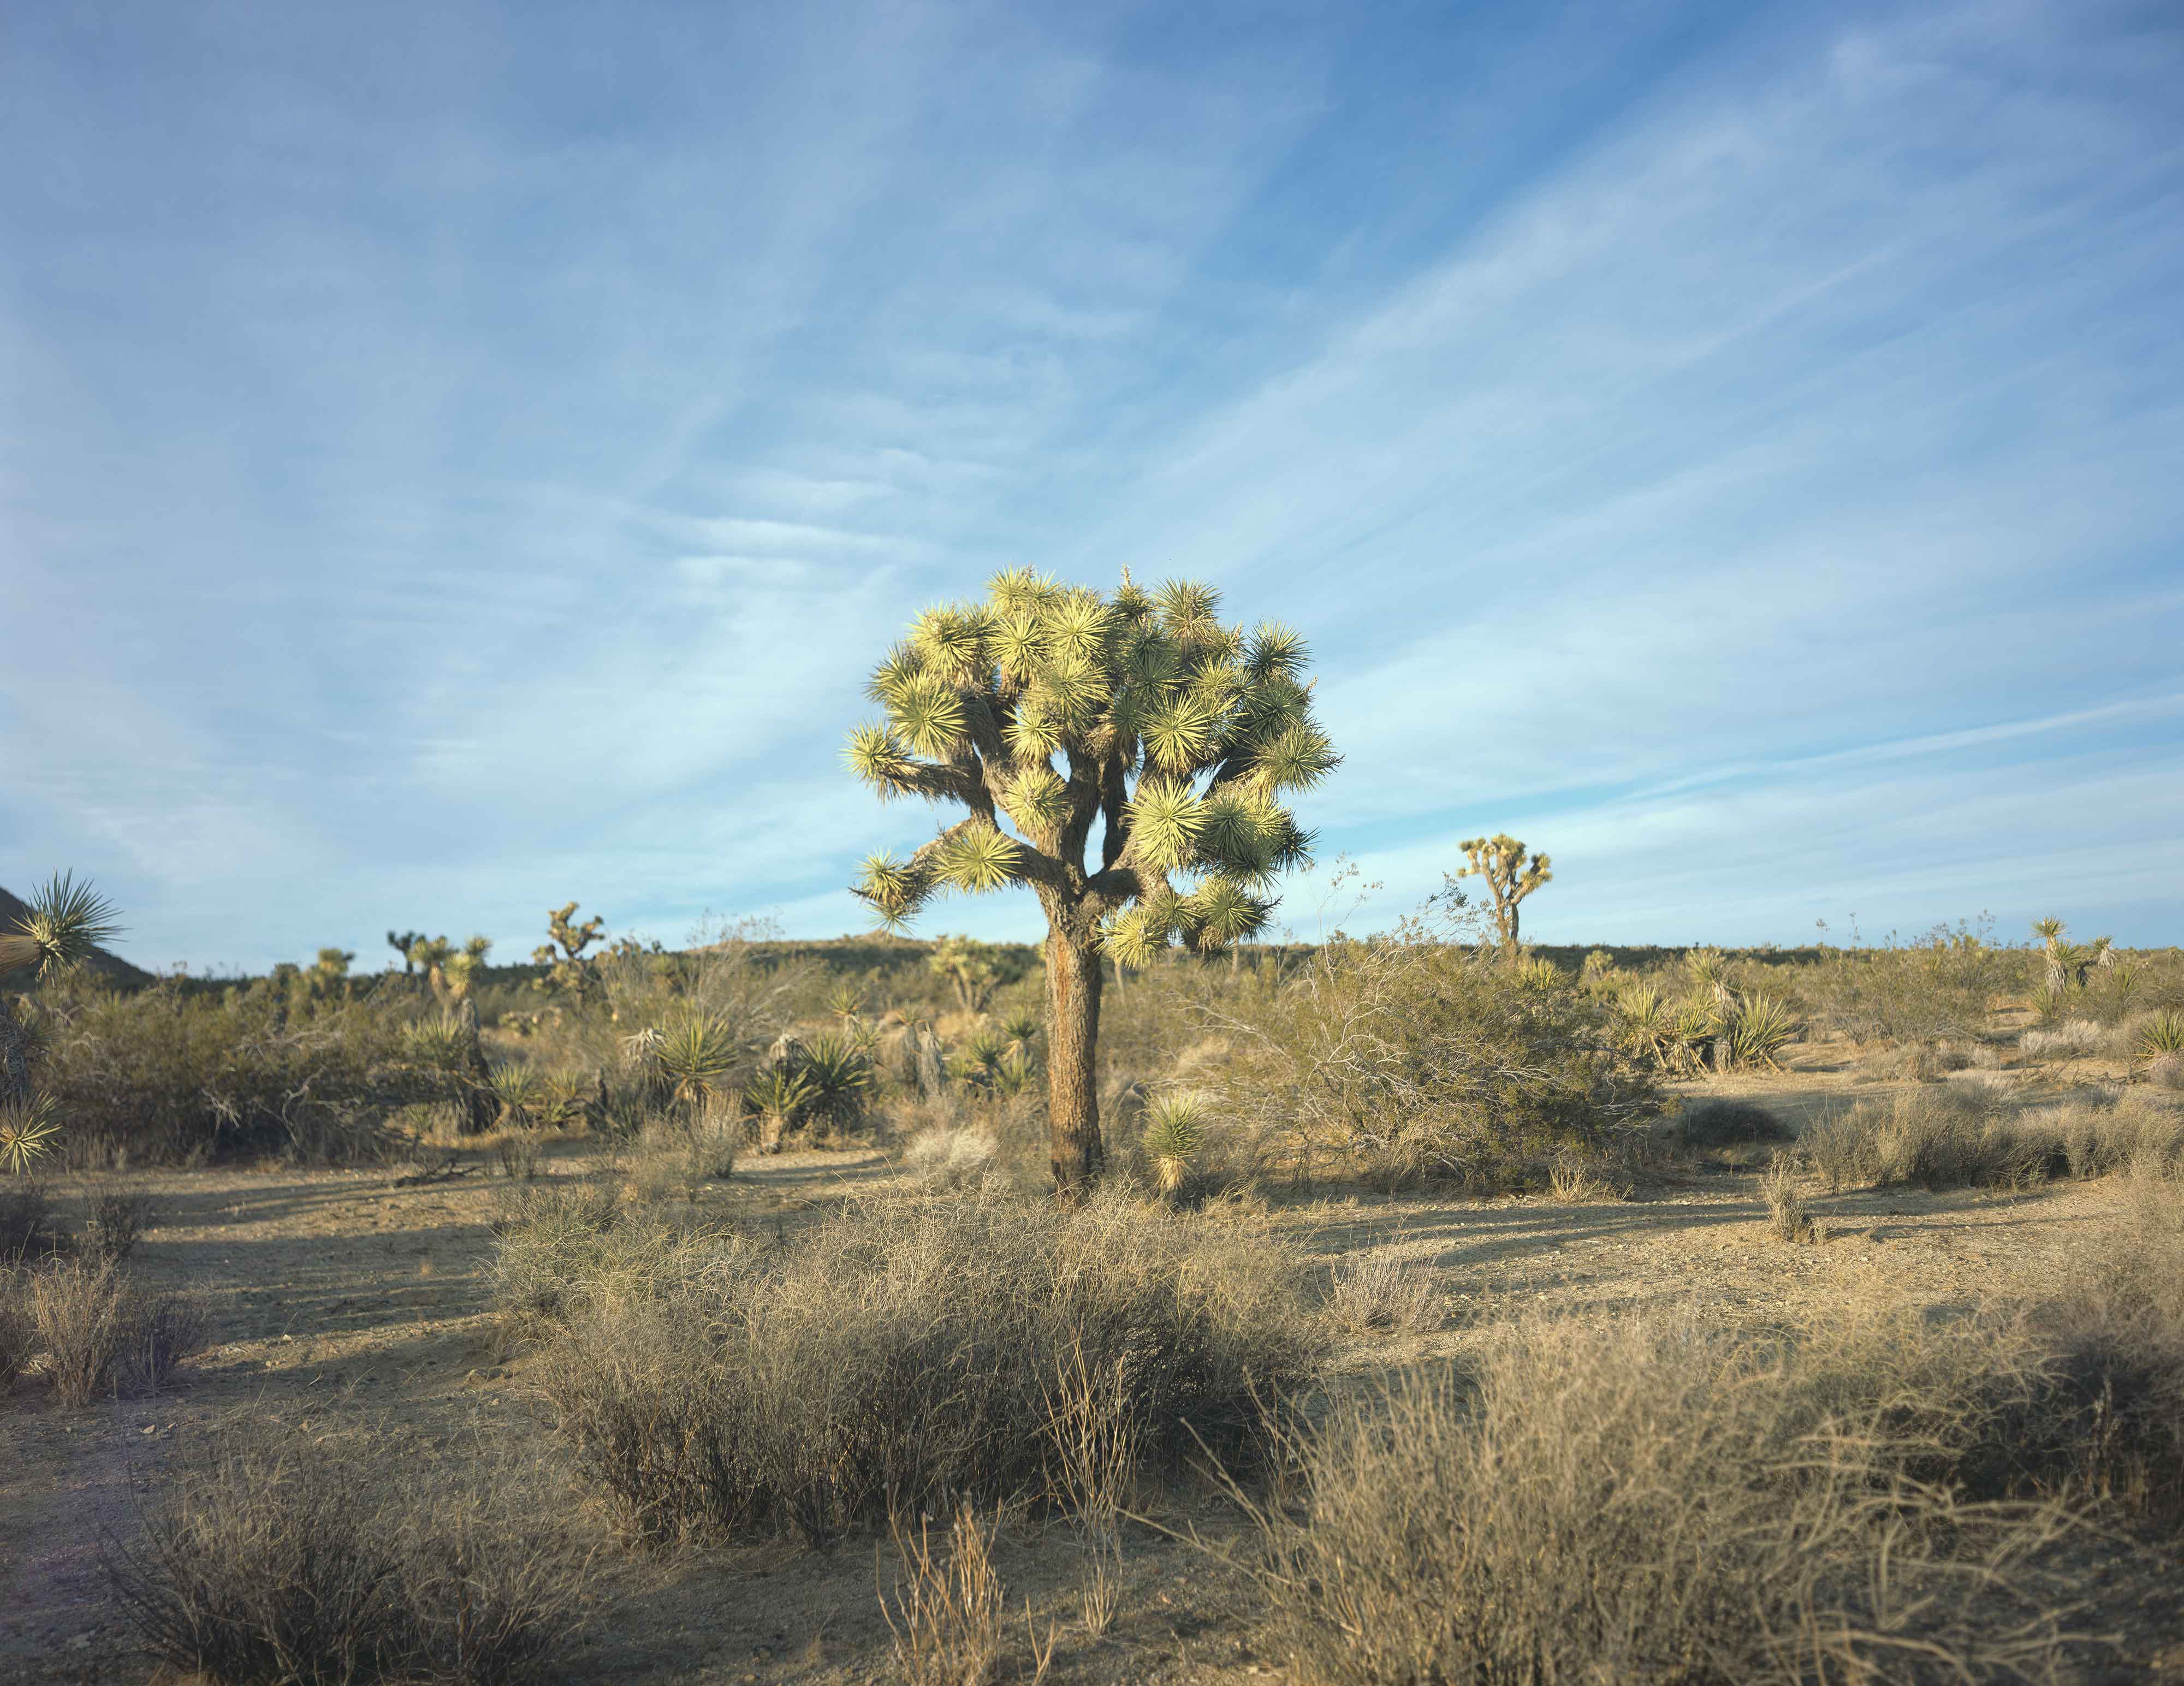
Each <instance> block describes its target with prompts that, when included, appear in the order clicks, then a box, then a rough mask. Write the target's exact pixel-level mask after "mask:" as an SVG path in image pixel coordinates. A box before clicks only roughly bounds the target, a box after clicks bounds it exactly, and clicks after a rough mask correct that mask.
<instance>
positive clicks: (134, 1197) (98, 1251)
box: [84, 1188, 152, 1265]
mask: <svg viewBox="0 0 2184 1686" xmlns="http://www.w3.org/2000/svg"><path fill="white" fill-rule="evenodd" d="M151 1214H152V1201H151V1197H150V1196H148V1195H145V1194H125V1193H124V1192H123V1191H121V1190H120V1189H118V1188H94V1189H92V1191H91V1199H90V1204H89V1208H88V1210H87V1211H86V1214H85V1218H84V1240H85V1247H86V1251H87V1252H88V1253H89V1254H90V1255H92V1257H93V1258H95V1259H103V1260H105V1261H106V1262H107V1263H109V1264H110V1265H120V1264H125V1263H127V1262H128V1260H129V1255H131V1253H134V1252H135V1251H136V1243H137V1242H138V1240H140V1239H141V1238H142V1236H143V1233H144V1225H145V1221H146V1220H147V1219H148V1218H149V1217H150V1216H151Z"/></svg>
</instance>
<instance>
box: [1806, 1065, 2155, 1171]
mask: <svg viewBox="0 0 2184 1686" xmlns="http://www.w3.org/2000/svg"><path fill="white" fill-rule="evenodd" d="M2170 1143H2184V1114H2179V1113H2177V1112H2176V1111H2175V1110H2171V1109H2169V1108H2166V1107H2164V1106H2162V1105H2158V1104H2154V1103H2152V1102H2142V1101H2140V1100H2138V1099H2131V1100H2130V1101H2127V1102H2124V1103H2116V1102H2113V1101H2107V1100H2098V1101H2087V1100H2082V1099H2081V1100H2078V1101H2075V1102H2070V1103H2068V1104H2065V1105H2059V1106H2053V1107H2042V1108H2031V1107H2024V1106H2019V1105H2010V1104H2008V1103H2005V1102H2002V1101H1999V1100H1997V1099H1993V1098H1992V1097H1989V1096H1982V1095H1981V1094H1979V1093H1971V1092H1967V1091H1963V1090H1958V1089H1955V1088H1930V1089H1921V1090H1918V1091H1916V1092H1914V1093H1903V1094H1897V1095H1894V1096H1891V1097H1888V1098H1886V1099H1871V1100H1862V1101H1860V1102H1858V1104H1857V1105H1855V1106H1853V1107H1852V1108H1851V1109H1850V1110H1848V1111H1847V1112H1843V1113H1838V1114H1836V1116H1833V1117H1831V1118H1828V1119H1825V1120H1823V1121H1821V1122H1819V1123H1818V1124H1816V1125H1814V1126H1813V1127H1811V1128H1810V1129H1808V1130H1807V1131H1806V1132H1805V1133H1804V1134H1803V1135H1802V1137H1800V1138H1798V1152H1799V1155H1800V1156H1801V1157H1802V1159H1803V1160H1805V1162H1806V1163H1807V1164H1808V1165H1809V1166H1811V1167H1812V1168H1813V1169H1814V1171H1818V1172H1819V1174H1820V1175H1821V1176H1823V1177H1825V1178H1826V1179H1827V1182H1828V1186H1829V1187H1830V1188H1836V1189H1840V1188H1878V1187H1883V1186H1886V1185H1888V1184H1892V1183H1909V1184H1912V1185H1914V1186H1915V1187H1918V1188H1926V1189H1942V1188H2021V1187H2023V1186H2025V1185H2026V1184H2029V1183H2033V1182H2042V1181H2046V1180H2048V1179H2052V1178H2055V1177H2099V1176H2103V1175H2105V1174H2106V1173H2108V1172H2109V1171H2116V1170H2120V1169H2121V1168H2122V1167H2123V1166H2126V1165H2128V1164H2129V1163H2130V1162H2131V1160H2132V1159H2133V1158H2134V1157H2135V1156H2136V1155H2137V1154H2139V1153H2140V1152H2141V1151H2142V1149H2168V1146H2169V1144H2170Z"/></svg>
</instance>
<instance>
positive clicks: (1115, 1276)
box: [504, 1192, 1318, 1541]
mask: <svg viewBox="0 0 2184 1686" xmlns="http://www.w3.org/2000/svg"><path fill="white" fill-rule="evenodd" d="M579 1245H580V1247H590V1248H591V1249H592V1250H591V1252H590V1254H589V1255H588V1260H589V1261H588V1263H587V1264H586V1265H585V1266H583V1267H582V1269H581V1270H580V1271H577V1273H576V1274H575V1276H574V1277H572V1278H571V1279H569V1280H567V1281H565V1282H564V1283H561V1284H560V1286H558V1287H557V1288H554V1290H553V1291H552V1293H551V1294H541V1293H539V1292H538V1291H537V1289H536V1288H535V1287H534V1288H533V1289H532V1292H531V1299H532V1304H533V1305H538V1304H539V1303H540V1302H541V1301H542V1300H544V1299H549V1298H550V1299H554V1300H555V1301H557V1302H558V1304H559V1305H560V1307H561V1308H562V1310H561V1311H560V1321H561V1324H562V1330H563V1332H562V1333H560V1335H559V1336H558V1337H557V1338H554V1339H552V1340H550V1341H549V1344H548V1345H547V1347H546V1349H545V1354H544V1360H543V1364H542V1366H541V1370H540V1377H541V1382H542V1385H543V1388H545V1391H546V1393H547V1395H548V1397H549V1399H551V1400H552V1401H553V1403H554V1406H555V1407H556V1409H557V1411H559V1413H560V1422H561V1426H562V1428H563V1430H564V1432H565V1433H566V1434H567V1436H568V1437H569V1438H570V1440H571V1444H573V1445H574V1447H575V1448H576V1450H577V1455H578V1458H579V1460H580V1462H581V1464H582V1467H583V1468H584V1469H585V1471H586V1472H588V1474H589V1476H590V1477H592V1478H593V1480H594V1481H595V1482H597V1483H598V1484H599V1486H600V1487H602V1488H604V1489H605V1491H606V1492H607V1493H608V1494H610V1495H611V1496H612V1498H613V1499H614V1500H615V1501H616V1505H617V1508H618V1511H619V1513H620V1516H621V1521H622V1522H623V1524H624V1526H625V1527H627V1528H628V1529H629V1530H630V1531H632V1533H637V1534H638V1535H641V1536H643V1537H647V1538H653V1539H660V1538H668V1537H672V1536H675V1535H677V1534H681V1533H688V1532H699V1533H734V1532H739V1531H754V1530H755V1531H760V1532H779V1533H789V1534H793V1535H796V1536H798V1537H800V1538H802V1539H807V1540H811V1541H822V1540H826V1539H832V1538H833V1537H834V1536H836V1535H838V1534H839V1533H843V1532H844V1531H845V1530H850V1529H855V1528H870V1527H883V1526H884V1525H885V1523H886V1520H887V1517H888V1515H889V1511H891V1510H894V1509H896V1508H900V1507H901V1506H904V1505H919V1506H926V1505H932V1504H933V1503H936V1502H940V1501H943V1500H948V1501H950V1502H952V1499H953V1498H954V1497H955V1496H957V1495H968V1496H971V1497H974V1498H977V1499H979V1500H982V1501H983V1502H988V1503H995V1502H1000V1501H1004V1500H1016V1499H1020V1498H1025V1497H1030V1498H1034V1499H1044V1498H1045V1496H1046V1495H1047V1494H1049V1493H1050V1489H1051V1488H1052V1486H1053V1483H1054V1481H1055V1477H1056V1458H1057V1450H1056V1446H1055V1444H1054V1442H1053V1439H1052V1438H1051V1436H1050V1434H1049V1433H1047V1432H1046V1429H1045V1424H1046V1422H1047V1421H1048V1417H1049V1412H1048V1411H1047V1410H1046V1408H1045V1402H1046V1399H1047V1397H1048V1395H1049V1394H1050V1390H1051V1388H1052V1386H1053V1384H1054V1383H1055V1379H1056V1377H1057V1376H1058V1375H1060V1374H1061V1372H1062V1369H1063V1366H1065V1365H1066V1364H1067V1363H1069V1362H1071V1361H1073V1358H1074V1355H1078V1354H1081V1355H1082V1361H1083V1362H1084V1364H1085V1365H1087V1366H1089V1367H1090V1369H1091V1371H1092V1372H1094V1373H1105V1372H1107V1371H1108V1369H1109V1368H1110V1367H1111V1366H1115V1365H1117V1364H1118V1363H1121V1364H1123V1366H1124V1369H1123V1373H1124V1374H1125V1375H1126V1377H1127V1380H1128V1416H1129V1421H1130V1423H1131V1425H1132V1430H1133V1433H1134V1434H1135V1435H1136V1437H1137V1441H1138V1444H1139V1445H1140V1446H1141V1447H1142V1448H1143V1450H1144V1453H1145V1456H1146V1457H1148V1458H1149V1459H1151V1460H1154V1461H1159V1462H1162V1463H1165V1464H1168V1465H1173V1464H1176V1463H1178V1462H1180V1461H1182V1460H1184V1458H1185V1457H1186V1456H1188V1455H1192V1454H1193V1453H1195V1450H1196V1449H1197V1447H1198V1445H1199V1444H1200V1443H1201V1441H1202V1442H1203V1443H1204V1444H1205V1445H1206V1447H1208V1448H1209V1449H1211V1450H1214V1451H1216V1452H1217V1454H1218V1455H1221V1456H1223V1457H1224V1458H1229V1459H1238V1460H1241V1461H1245V1462H1247V1463H1248V1462H1252V1461H1256V1454H1257V1450H1258V1449H1259V1448H1260V1447H1261V1446H1262V1444H1263V1437H1264V1433H1265V1429H1266V1422H1267V1418H1268V1412H1269V1411H1273V1412H1274V1413H1276V1414H1277V1415H1279V1412H1280V1411H1282V1410H1283V1409H1284V1408H1285V1406H1286V1404H1287V1402H1288V1401H1290V1399H1293V1398H1294V1397H1295V1395H1296V1394H1297V1393H1298V1391H1299V1390H1300V1389H1301V1388H1302V1387H1303V1386H1304V1385H1305V1383H1307V1380H1308V1378H1309V1377H1310V1376H1311V1374H1312V1370H1313V1366H1314V1361H1315V1360H1316V1357H1317V1351H1318V1344H1317V1341H1316V1340H1315V1338H1314V1337H1313V1335H1312V1333H1311V1326H1310V1321H1309V1319H1308V1317H1307V1315H1306V1312H1305V1308H1304V1302H1303V1297H1302V1293H1301V1271H1299V1269H1298V1267H1297V1266H1296V1264H1295V1261H1294V1260H1291V1259H1290V1256H1289V1255H1287V1253H1286V1252H1285V1251H1284V1249H1282V1248H1281V1247H1280V1246H1279V1244H1276V1243H1274V1242H1273V1240H1272V1239H1271V1238H1268V1237H1267V1236H1265V1235H1263V1234H1258V1233H1245V1232H1243V1231H1241V1230H1240V1229H1238V1228H1236V1227H1232V1226H1226V1225H1222V1224H1217V1223H1210V1222H1207V1221H1204V1220H1194V1219H1192V1218H1189V1217H1184V1216H1178V1215H1176V1214H1173V1213H1171V1212H1168V1211H1166V1210H1162V1209H1159V1208H1156V1207H1153V1206H1150V1205H1145V1204H1144V1203H1142V1202H1139V1201H1136V1200H1134V1199H1131V1198H1129V1197H1128V1195H1127V1194H1123V1193H1121V1192H1112V1193H1110V1194H1106V1195H1103V1196H1102V1197H1100V1199H1096V1200H1095V1201H1093V1202H1091V1203H1090V1204H1089V1205H1085V1206H1084V1207H1082V1208H1079V1209H1078V1210H1073V1211H1057V1210H1054V1209H1053V1208H1052V1207H1051V1206H1050V1205H1047V1204H1045V1203H1031V1202H1021V1201H1016V1200H1011V1199H1000V1198H991V1199H950V1200H939V1201H930V1202H901V1201H895V1202H876V1203H873V1204H872V1205H867V1206H858V1207H853V1208H850V1209H849V1210H844V1211H843V1212H842V1213H840V1214H839V1215H838V1216H833V1217H830V1218H828V1219H826V1220H824V1221H821V1222H819V1223H818V1224H816V1226H815V1227H812V1228H811V1230H809V1231H808V1232H807V1233H805V1235H804V1236H803V1237H801V1238H796V1239H794V1240H793V1241H792V1242H791V1243H790V1244H789V1245H788V1247H787V1248H786V1249H779V1248H766V1247H762V1246H760V1245H759V1244H755V1243H752V1242H739V1241H735V1240H732V1239H728V1238H711V1239H707V1238H685V1239H679V1240H678V1239H677V1238H674V1237H672V1236H671V1235H667V1234H666V1233H654V1234H652V1235H651V1236H649V1237H648V1236H646V1235H645V1234H643V1233H639V1232H638V1231H637V1230H636V1229H635V1228H634V1227H630V1228H627V1229H625V1230H623V1231H621V1232H617V1233H612V1234H610V1235H609V1236H608V1237H607V1238H605V1241H604V1245H598V1246H594V1245H593V1244H590V1243H581V1244H579ZM505 1274H509V1272H508V1271H507V1268H506V1267H505V1266H504V1275H505ZM533 1274H534V1276H535V1273H533ZM528 1279H530V1278H526V1280H528Z"/></svg>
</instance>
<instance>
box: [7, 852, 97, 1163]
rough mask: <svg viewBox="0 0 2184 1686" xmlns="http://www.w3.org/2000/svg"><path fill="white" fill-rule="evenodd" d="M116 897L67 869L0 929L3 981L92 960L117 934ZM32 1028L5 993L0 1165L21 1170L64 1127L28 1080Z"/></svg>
mask: <svg viewBox="0 0 2184 1686" xmlns="http://www.w3.org/2000/svg"><path fill="white" fill-rule="evenodd" d="M120 929H121V927H120V925H119V924H118V923H117V922H116V921H115V919H114V904H113V903H111V902H109V901H108V900H107V899H106V898H105V897H103V896H102V895H100V894H99V893H97V891H96V890H94V889H93V888H92V887H91V885H90V884H89V883H87V882H86V883H81V884H79V883H78V882H76V881H75V874H74V873H70V872H64V873H60V874H58V875H57V876H54V877H53V878H51V879H49V880H47V882H46V884H45V885H44V887H43V888H41V889H40V890H39V891H38V892H37V893H36V894H35V895H33V896H32V897H31V899H30V900H29V901H28V902H26V903H25V904H24V908H23V911H22V913H21V915H20V916H19V917H18V919H17V921H16V924H15V926H14V929H13V930H11V931H5V932H0V984H9V985H14V984H20V983H24V982H38V981H41V980H43V979H46V978H49V977H53V976H55V975H56V974H58V973H60V972H64V971H68V970H69V968H70V967H71V966H74V965H76V964H78V963H79V962H80V961H82V960H87V959H89V958H90V957H91V954H92V952H93V951H94V950H95V949H97V947H98V946H99V944H100V943H104V942H106V941H107V940H109V938H113V937H114V936H116V935H118V934H119V933H120ZM35 1039H36V1035H35V1032H33V1031H32V1029H31V1027H29V1026H27V1025H26V1024H25V1022H24V1021H23V1020H22V1019H21V1018H20V1017H18V1016H17V1008H16V1004H15V1003H14V1000H13V999H11V998H9V997H8V996H6V995H0V1166H4V1167H5V1168H6V1169H8V1170H9V1171H15V1172H18V1173H23V1172H27V1171H29V1170H30V1168H31V1164H32V1163H33V1162H34V1161H36V1160H40V1159H42V1158H43V1157H45V1155H47V1154H48V1153H50V1152H51V1151H52V1150H53V1140H54V1138H55V1137H56V1136H57V1135H58V1133H59V1130H60V1126H59V1123H58V1115H57V1114H56V1113H55V1111H54V1110H53V1103H52V1102H51V1100H50V1099H47V1097H46V1096H43V1095H41V1094H40V1093H38V1092H37V1091H36V1088H34V1087H33V1086H32V1084H31V1054H32V1051H33V1043H34V1041H35Z"/></svg>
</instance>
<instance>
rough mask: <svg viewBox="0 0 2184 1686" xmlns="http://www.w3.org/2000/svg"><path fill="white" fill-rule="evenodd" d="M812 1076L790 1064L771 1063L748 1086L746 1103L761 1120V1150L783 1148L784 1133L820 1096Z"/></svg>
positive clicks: (771, 1151)
mask: <svg viewBox="0 0 2184 1686" xmlns="http://www.w3.org/2000/svg"><path fill="white" fill-rule="evenodd" d="M818 1093H819V1092H818V1090H817V1089H816V1088H813V1087H812V1085H811V1080H810V1079H809V1078H807V1077H804V1076H803V1075H802V1074H801V1073H800V1072H797V1071H791V1070H790V1069H789V1068H788V1066H786V1065H774V1066H767V1067H766V1070H764V1071H760V1073H759V1074H758V1075H757V1076H756V1077H753V1078H752V1079H751V1080H750V1082H749V1083H747V1084H745V1085H744V1105H746V1106H747V1107H749V1110H750V1111H751V1112H752V1113H753V1114H754V1115H755V1116H756V1117H757V1119H758V1121H759V1151H760V1153H774V1152H777V1151H779V1149H780V1146H781V1138H782V1136H783V1133H784V1132H787V1131H788V1129H790V1128H791V1127H794V1124H795V1122H796V1121H797V1119H798V1118H799V1116H801V1115H802V1114H803V1112H804V1110H805V1108H806V1107H808V1106H810V1105H811V1103H812V1102H813V1101H814V1100H815V1099H817V1098H818Z"/></svg>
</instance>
